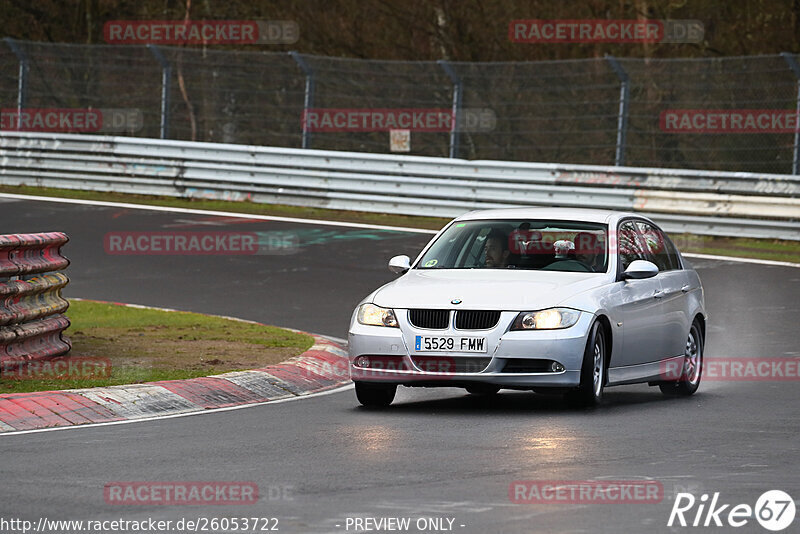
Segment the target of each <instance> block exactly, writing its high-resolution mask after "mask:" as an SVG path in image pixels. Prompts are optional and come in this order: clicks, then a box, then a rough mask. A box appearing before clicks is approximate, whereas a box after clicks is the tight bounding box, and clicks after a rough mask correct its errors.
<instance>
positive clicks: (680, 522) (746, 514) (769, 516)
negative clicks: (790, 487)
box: [667, 490, 796, 532]
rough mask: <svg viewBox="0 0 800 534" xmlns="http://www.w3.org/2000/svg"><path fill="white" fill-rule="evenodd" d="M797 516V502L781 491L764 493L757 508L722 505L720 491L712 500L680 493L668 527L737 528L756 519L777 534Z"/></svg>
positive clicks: (673, 506)
mask: <svg viewBox="0 0 800 534" xmlns="http://www.w3.org/2000/svg"><path fill="white" fill-rule="evenodd" d="M795 513H796V507H795V504H794V499H792V497H791V496H789V494H788V493H786V492H785V491H781V490H770V491H766V492H764V493H763V494H762V495H761V496H760V497H759V498H758V500H756V504H755V506H750V505H749V504H737V505H731V504H727V503H725V504H723V503H722V502H720V498H719V492H716V493H714V494H713V495H712V496H711V498H710V500H709V495H708V494H707V493H704V494H703V495H701V496H700V498H699V499H697V498H696V497H695V496H694V495H693V494H691V493H678V495H677V496H676V497H675V503H674V504H673V505H672V512H670V514H669V521H667V526H668V527H671V526H673V525H674V526H681V527H723V526H728V527H734V528H738V527H743V526H744V525H747V524H748V523H750V522H751V521H752V520H753V519H754V518H755V520H756V521H758V523H759V524H760V525H761V526H762V527H764V528H765V529H767V530H771V531H773V532H778V531H781V530H784V529H786V528H787V527H789V525H791V524H792V522H793V521H794V516H795Z"/></svg>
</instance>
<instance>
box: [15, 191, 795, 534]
mask: <svg viewBox="0 0 800 534" xmlns="http://www.w3.org/2000/svg"><path fill="white" fill-rule="evenodd" d="M169 229H174V230H185V231H199V230H204V229H205V230H211V231H240V230H241V231H250V232H254V231H257V232H294V233H296V234H297V235H298V236H299V237H300V239H301V243H304V245H303V246H301V247H300V249H299V251H298V252H297V253H295V254H291V255H262V256H117V255H109V254H106V253H105V252H104V248H103V236H104V235H105V234H106V233H107V232H112V231H164V230H169ZM48 230H60V231H65V232H67V234H69V235H70V236H71V238H72V241H71V242H70V243H69V244H68V245H67V247H66V249H65V253H66V255H67V256H68V257H70V259H71V260H72V265H71V266H70V268H69V270H68V274H69V275H70V279H71V282H70V285H69V286H68V290H67V291H66V295H67V296H69V297H84V298H93V299H100V300H113V301H125V302H134V303H140V304H149V305H153V306H165V307H173V308H178V309H184V310H192V311H198V312H206V313H216V314H223V315H234V316H238V317H242V318H246V319H252V320H257V321H263V322H267V323H272V324H277V325H282V326H292V327H296V328H301V329H305V330H309V331H314V332H318V333H321V334H327V335H332V336H337V337H346V330H347V324H348V320H349V316H350V313H351V311H352V308H353V307H354V306H355V304H356V303H357V302H358V301H359V300H360V299H361V298H362V297H363V296H365V295H366V294H367V293H369V292H370V291H371V290H372V289H373V288H375V287H377V286H378V285H380V284H381V283H383V282H385V281H388V280H390V279H391V277H392V275H391V273H389V272H388V271H387V269H386V267H385V264H386V260H387V259H388V258H389V257H390V256H392V255H394V254H403V253H407V254H410V255H413V254H415V253H416V252H417V251H418V250H419V249H420V247H421V246H422V245H423V244H424V243H425V242H426V241H427V239H428V237H429V236H426V235H413V234H396V233H388V232H382V231H377V230H367V231H365V230H360V229H351V228H337V227H328V226H324V225H301V224H286V223H278V222H265V221H258V222H245V221H241V220H225V219H221V218H219V217H206V216H198V215H187V214H175V213H157V212H147V211H141V210H128V209H119V208H108V207H89V206H76V205H67V204H56V203H45V202H30V201H9V200H5V199H0V233H14V232H33V231H48ZM307 243H316V244H307ZM694 263H695V265H696V267H697V268H698V271H699V272H700V275H701V278H702V280H703V283H704V286H705V289H706V303H707V308H708V311H709V314H710V320H709V330H708V340H707V352H706V356H707V357H709V358H722V357H754V358H766V357H787V358H793V357H794V358H796V357H798V356H800V348H798V334H797V331H798V327H797V319H798V317H799V316H800V269H796V268H789V267H777V266H763V265H751V264H742V263H734V262H724V261H699V260H696V261H694ZM799 387H800V384H798V382H778V381H768V382H738V383H737V382H724V381H717V382H704V383H703V384H702V385H701V389H700V391H699V393H698V394H697V395H695V396H694V397H692V398H689V399H667V398H665V397H663V396H662V395H661V394H660V393H659V391H658V390H657V388H648V387H646V386H628V387H620V388H611V389H609V390H607V392H606V393H607V398H606V402H605V404H604V406H603V407H602V408H601V409H599V410H595V411H580V410H575V409H571V408H569V407H567V406H566V405H564V404H563V403H562V402H561V401H560V400H558V399H557V398H549V397H542V396H536V395H534V394H532V393H524V392H506V393H504V394H501V395H500V396H499V397H498V398H496V399H494V400H484V399H481V398H475V397H472V396H468V395H466V394H465V393H464V392H463V391H462V390H456V389H453V390H423V389H413V390H409V389H404V388H401V390H400V391H399V393H398V398H397V400H396V401H395V403H394V405H393V406H392V407H391V408H390V409H389V410H387V411H384V412H374V411H367V410H364V409H361V408H359V407H358V406H357V403H356V401H355V398H354V394H353V392H352V390H347V391H342V392H338V393H334V394H331V395H327V396H321V397H316V398H310V399H304V400H300V401H294V402H289V403H284V404H278V405H272V406H270V405H266V406H259V407H249V408H245V409H240V410H236V411H230V412H221V413H213V414H204V415H200V416H192V417H184V418H176V419H167V420H161V421H152V422H141V423H133V424H126V425H116V426H106V427H95V428H77V429H69V430H60V431H55V432H45V433H38V434H26V435H17V436H0V518H25V519H31V520H34V521H37V520H38V519H39V518H40V517H47V518H49V519H119V518H123V519H143V518H147V517H153V518H156V519H173V520H177V519H179V518H182V517H184V518H197V517H201V516H205V517H208V518H211V517H243V516H248V517H254V516H260V517H277V518H279V529H280V532H345V531H346V530H345V518H346V517H348V516H350V517H354V516H360V517H364V516H370V517H386V516H393V517H397V516H407V517H412V518H413V519H416V518H418V517H431V516H432V517H448V518H454V519H455V521H454V527H453V529H454V531H455V532H464V533H473V532H475V533H478V532H670V531H674V532H680V531H685V532H694V531H704V530H709V529H703V528H684V529H680V528H674V527H673V528H672V529H670V528H668V527H667V526H666V523H667V519H668V517H669V512H670V510H671V508H672V504H673V501H674V494H675V493H676V492H677V491H689V492H693V493H694V494H695V496H697V497H699V496H700V494H702V493H703V492H720V493H721V495H720V501H721V502H725V503H731V504H739V503H748V504H750V505H753V504H755V501H756V499H757V498H758V496H759V495H760V494H761V493H763V492H764V491H766V490H769V489H782V490H784V491H787V492H788V493H789V494H791V495H792V496H793V497H794V498H795V500H796V501H797V500H798V499H799V498H800V468H799V467H798V460H799V459H800V455H799V454H798V452H799V451H800V394H799V393H798V392H799V391H800V390H799V389H798V388H799ZM640 478H653V479H656V480H659V481H661V483H662V484H663V485H664V488H665V498H664V500H663V501H662V502H661V503H659V504H595V505H565V504H561V505H518V504H512V503H511V502H510V501H509V498H508V488H509V484H510V483H511V482H512V481H515V480H524V479H539V480H584V479H640ZM208 480H232V481H254V482H256V483H257V484H258V485H259V487H260V488H261V494H262V497H261V500H260V501H259V503H258V504H256V505H252V506H239V507H237V506H228V507H221V506H206V507H200V506H188V507H147V506H136V507H121V506H110V505H107V504H105V502H104V500H103V486H104V485H105V484H107V483H109V482H113V481H208ZM270 488H272V490H271V489H270ZM275 488H282V489H283V490H285V491H288V493H289V498H271V497H276V496H275V493H277V492H276V490H275ZM271 493H272V495H270V494H271ZM412 524H413V523H412ZM337 525H341V526H337ZM461 525H464V526H463V527H462V526H461ZM798 525H800V518H798V519H796V520H795V523H794V525H793V526H792V527H790V529H788V530H786V531H785V532H797V531H800V528H798ZM729 530H732V529H725V531H729ZM736 531H738V532H767V531H766V530H763V529H761V528H760V527H759V526H758V525H757V524H756V523H755V521H752V520H751V521H750V523H749V524H748V525H747V526H746V527H744V528H739V529H736ZM350 532H353V530H352V529H351V530H350ZM411 532H416V530H415V529H412V530H411Z"/></svg>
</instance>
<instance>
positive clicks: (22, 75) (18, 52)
mask: <svg viewBox="0 0 800 534" xmlns="http://www.w3.org/2000/svg"><path fill="white" fill-rule="evenodd" d="M4 41H5V42H6V44H8V47H9V48H10V49H11V51H12V52H13V53H14V55H15V56H17V59H18V60H19V81H18V83H17V128H19V129H21V128H22V123H21V121H22V110H23V109H24V108H25V97H26V96H27V92H28V56H27V55H25V51H24V50H23V49H22V48H21V47H20V46H19V45H18V44H17V42H16V41H14V39H12V38H11V37H6V38H5V39H4Z"/></svg>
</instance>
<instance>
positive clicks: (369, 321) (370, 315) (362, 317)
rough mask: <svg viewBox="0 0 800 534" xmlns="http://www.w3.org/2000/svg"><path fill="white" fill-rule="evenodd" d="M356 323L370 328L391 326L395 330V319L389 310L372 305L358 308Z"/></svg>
mask: <svg viewBox="0 0 800 534" xmlns="http://www.w3.org/2000/svg"><path fill="white" fill-rule="evenodd" d="M358 322H359V323H361V324H366V325H371V326H391V327H394V328H397V317H395V316H394V311H392V310H391V309H389V308H381V307H380V306H375V305H374V304H369V303H367V304H362V305H361V307H360V308H358Z"/></svg>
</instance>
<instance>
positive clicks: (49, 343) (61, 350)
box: [0, 315, 72, 372]
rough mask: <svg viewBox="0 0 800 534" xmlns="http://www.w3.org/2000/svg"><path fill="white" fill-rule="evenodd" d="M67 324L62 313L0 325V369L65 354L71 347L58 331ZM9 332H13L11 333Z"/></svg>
mask: <svg viewBox="0 0 800 534" xmlns="http://www.w3.org/2000/svg"><path fill="white" fill-rule="evenodd" d="M68 327H69V319H67V318H66V317H64V316H63V315H55V316H53V317H47V318H45V319H40V320H38V321H33V322H32V323H24V324H20V325H14V326H9V327H4V328H3V329H1V330H5V332H4V333H3V334H0V340H3V341H0V342H1V343H2V345H0V372H2V371H6V370H8V369H13V368H15V367H17V366H19V365H22V364H24V363H27V362H31V361H40V360H48V359H50V358H54V357H56V356H61V355H62V354H66V353H67V352H69V350H70V349H71V348H72V345H71V344H70V342H69V339H67V338H65V337H64V336H63V335H62V333H63V332H64V330H66V329H67V328H68ZM9 331H10V332H13V334H14V336H13V337H12V336H11V335H10V334H9Z"/></svg>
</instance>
